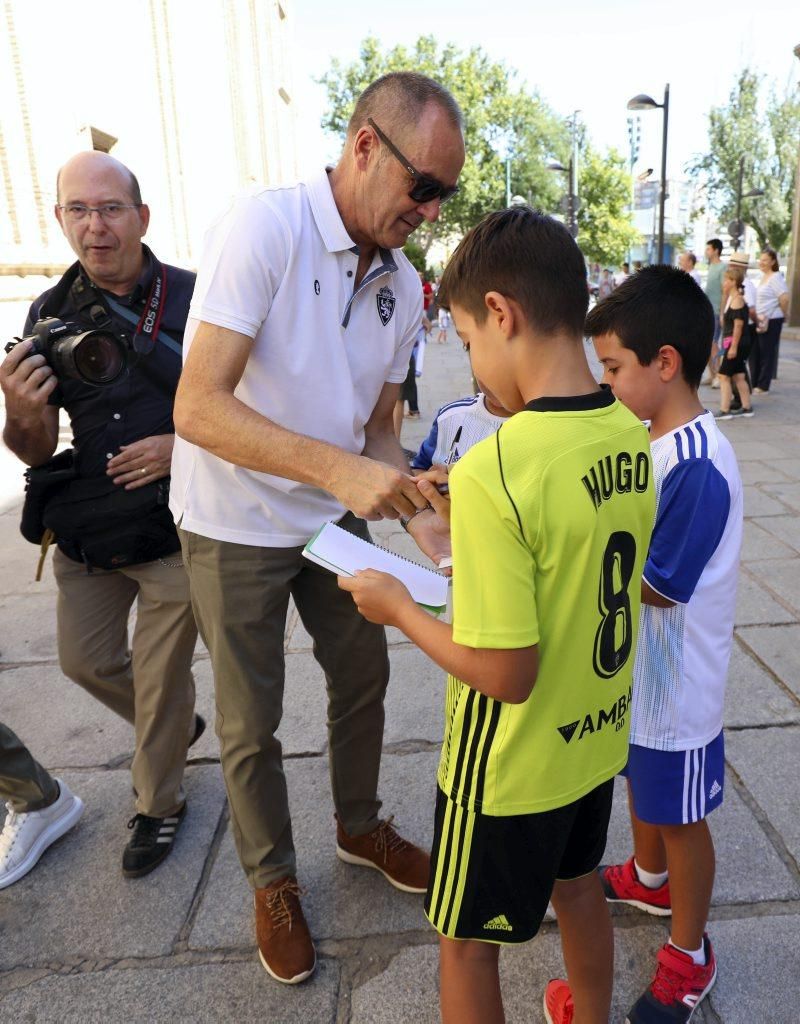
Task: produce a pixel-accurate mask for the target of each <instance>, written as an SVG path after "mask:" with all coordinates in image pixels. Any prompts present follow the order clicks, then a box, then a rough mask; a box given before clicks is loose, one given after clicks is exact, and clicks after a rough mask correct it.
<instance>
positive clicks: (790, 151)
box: [690, 68, 800, 251]
mask: <svg viewBox="0 0 800 1024" xmlns="http://www.w3.org/2000/svg"><path fill="white" fill-rule="evenodd" d="M762 92H763V76H762V75H759V74H758V73H757V72H755V71H753V70H752V69H751V68H745V69H744V70H743V71H741V72H740V73H739V75H738V77H737V79H736V81H735V83H734V85H733V88H732V89H731V92H730V95H729V97H728V101H727V103H724V104H723V105H722V106H719V107H712V108H711V110H710V111H709V114H708V152H707V153H704V154H701V155H700V156H698V157H697V158H696V159H695V160H694V161H693V163H692V164H691V166H690V170H692V171H694V172H695V173H697V172H702V173H704V174H705V176H706V178H707V181H708V198H709V202H710V204H711V207H712V209H714V210H715V211H716V212H717V213H718V214H719V216H720V219H721V220H723V221H727V220H729V219H732V218H733V217H734V215H735V213H736V189H737V185H738V180H739V162H740V160H741V158H742V157H744V161H745V163H744V168H745V173H744V184H743V191H744V192H747V191H749V190H750V189H751V188H760V189H763V190H764V193H765V195H764V197H763V198H760V199H749V200H745V202H744V203H743V204H742V219H743V220H744V221H746V222H747V223H748V224H752V225H753V227H754V228H755V231H756V234H757V235H758V242H759V245H760V246H762V247H763V246H765V245H770V246H772V247H773V248H774V249H777V250H779V251H780V250H783V249H785V248H786V247H787V245H788V242H789V235H790V233H791V228H792V199H793V195H794V181H795V174H796V172H797V154H798V148H799V147H800V85H794V86H793V87H791V88H790V89H787V91H786V92H785V93H784V94H783V95H782V96H780V95H778V93H777V91H776V89H775V87H774V86H772V87H771V88H770V90H769V92H768V94H767V96H766V99H764V98H762Z"/></svg>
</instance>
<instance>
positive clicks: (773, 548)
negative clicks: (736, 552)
mask: <svg viewBox="0 0 800 1024" xmlns="http://www.w3.org/2000/svg"><path fill="white" fill-rule="evenodd" d="M796 557H797V552H796V551H795V549H794V548H791V547H789V546H788V545H787V544H784V543H783V541H780V540H778V538H777V537H775V536H774V535H773V534H772V533H769V532H768V531H767V530H765V529H764V528H763V526H762V525H761V524H760V523H759V521H758V520H756V519H745V521H744V530H743V532H742V562H743V563H744V564H749V563H750V562H763V561H766V560H767V559H770V560H774V559H779V558H796Z"/></svg>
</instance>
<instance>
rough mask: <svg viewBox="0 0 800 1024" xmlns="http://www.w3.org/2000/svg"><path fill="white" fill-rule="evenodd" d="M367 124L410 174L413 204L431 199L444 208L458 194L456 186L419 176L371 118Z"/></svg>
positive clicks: (428, 201)
mask: <svg viewBox="0 0 800 1024" xmlns="http://www.w3.org/2000/svg"><path fill="white" fill-rule="evenodd" d="M367 124H368V125H369V126H370V128H372V130H373V131H374V132H375V134H376V135H377V136H378V138H379V139H380V140H381V142H382V143H383V144H384V146H386V148H387V149H388V150H389V152H390V153H391V154H392V156H394V157H396V158H397V159H398V160H399V161H400V163H401V164H402V165H403V167H404V169H405V171H406V173H407V174H410V175H411V177H412V178H413V179H414V186H413V188H411V190H410V191H409V193H408V197H409V199H413V200H414V202H415V203H430V202H431V201H432V200H433V199H438V200H439V201H440V202H441V204H442V206H444V204H445V203H446V202H447V201H448V199H452V198H453V196H454V195H455V194H456V192H458V185H443V184H442V183H441V182H440V181H437V180H436V178H430V177H428V175H427V174H421V173H420V172H419V171H418V170H417V169H416V167H415V166H414V165H413V164H412V163H411V161H410V160H407V159H406V158H405V157H404V156H403V154H402V153H401V152H400V150H399V149H398V148H397V146H395V144H394V143H393V142H392V140H391V139H390V138H389V137H388V135H384V133H383V132H382V131H381V130H380V128H379V127H378V126H377V125H376V124H375V122H374V121H373V120H372V118H371V117H368V118H367Z"/></svg>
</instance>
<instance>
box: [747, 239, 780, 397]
mask: <svg viewBox="0 0 800 1024" xmlns="http://www.w3.org/2000/svg"><path fill="white" fill-rule="evenodd" d="M758 266H759V269H760V271H761V279H760V280H759V282H758V285H757V286H756V318H757V319H756V327H755V344H754V345H753V348H752V351H751V353H750V374H751V376H752V379H753V394H754V395H767V394H769V389H770V384H771V383H772V381H773V380H774V378H775V377H776V376H777V372H778V346H779V344H780V339H781V329H782V327H783V320H784V317H785V316H786V311H787V309H788V308H789V289H788V288H787V287H786V280H785V279H784V276H783V274H782V273H781V272H780V267H779V265H778V254H777V253H776V252H775V250H774V249H764V251H763V252H762V253H761V255H760V256H759V258H758Z"/></svg>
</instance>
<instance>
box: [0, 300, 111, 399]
mask: <svg viewBox="0 0 800 1024" xmlns="http://www.w3.org/2000/svg"><path fill="white" fill-rule="evenodd" d="M21 341H30V342H33V346H32V348H31V352H30V354H31V355H37V354H39V355H43V356H44V357H45V359H46V360H47V365H48V366H49V367H50V368H51V369H52V371H53V373H54V374H55V375H56V377H57V378H58V379H59V380H64V379H67V380H79V381H82V382H83V383H84V384H91V385H92V386H93V387H98V388H101V387H106V386H107V385H108V384H114V383H115V382H116V381H118V380H119V379H120V377H122V376H123V375H124V374H125V372H126V371H127V369H128V345H127V343H126V341H125V339H124V338H123V337H121V336H120V335H119V334H117V333H116V332H115V331H114V330H110V329H108V328H102V329H98V330H91V331H87V330H84V328H83V327H81V326H80V325H79V324H73V323H65V322H64V321H63V320H59V319H58V317H54V316H51V317H47V318H46V319H44V320H37V321H36V323H35V324H34V325H33V327H32V328H31V333H30V334H29V335H27V336H26V337H24V338H15V339H14V341H10V342H9V343H8V344H7V345H6V348H5V350H6V352H10V351H11V349H12V348H14V347H15V346H16V345H18V344H19V343H20V342H21Z"/></svg>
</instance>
